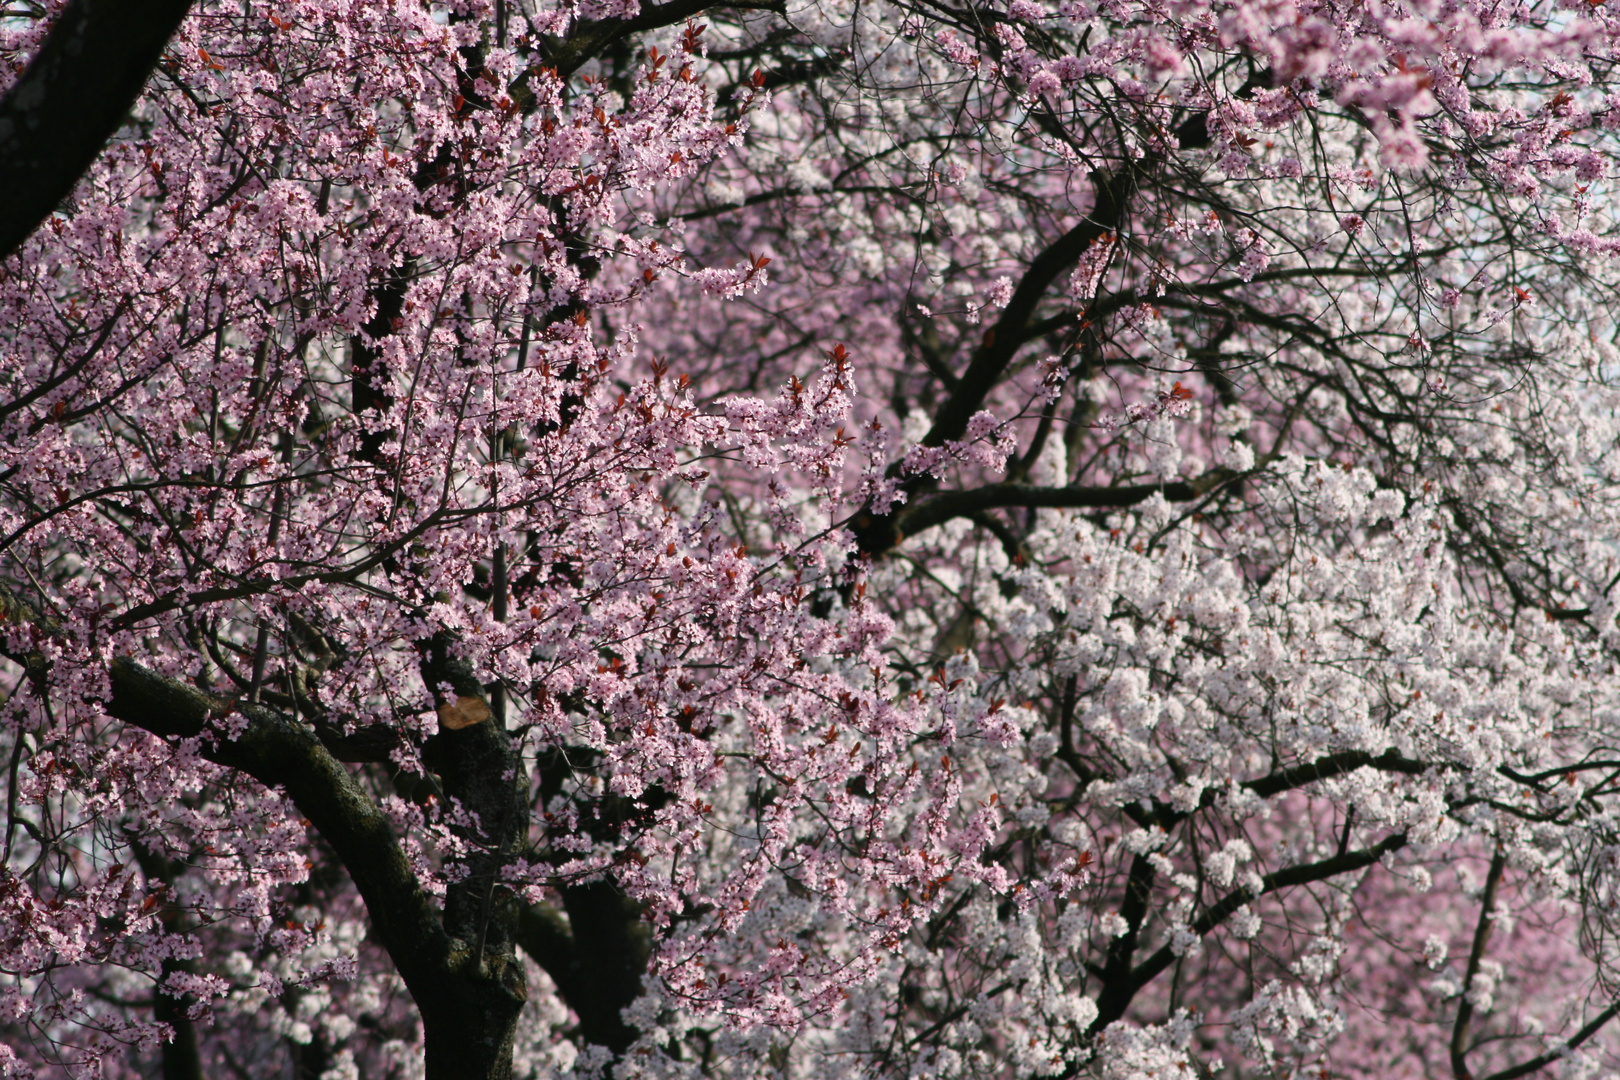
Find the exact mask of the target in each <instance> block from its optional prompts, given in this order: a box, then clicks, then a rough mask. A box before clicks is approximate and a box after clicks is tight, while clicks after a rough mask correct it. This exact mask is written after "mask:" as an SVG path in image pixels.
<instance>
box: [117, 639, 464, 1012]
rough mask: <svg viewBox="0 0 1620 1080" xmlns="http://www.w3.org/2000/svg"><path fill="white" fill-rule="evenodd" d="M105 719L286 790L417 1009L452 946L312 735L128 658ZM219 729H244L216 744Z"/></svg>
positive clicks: (396, 851)
mask: <svg viewBox="0 0 1620 1080" xmlns="http://www.w3.org/2000/svg"><path fill="white" fill-rule="evenodd" d="M110 674H111V681H112V698H111V700H110V701H108V702H107V712H108V713H109V714H110V715H112V716H114V717H116V718H117V719H119V720H122V721H124V722H125V723H127V724H133V725H135V726H136V727H139V728H142V729H144V730H146V731H149V732H151V733H152V734H154V735H158V736H161V737H164V738H182V739H200V740H202V744H203V745H202V747H201V753H202V755H203V756H204V757H205V758H207V759H208V760H209V761H212V762H214V763H215V764H218V765H223V766H225V767H227V768H232V769H237V770H239V771H241V772H244V773H247V774H248V775H249V776H252V777H253V778H254V779H255V780H258V781H259V782H260V783H261V784H264V785H265V786H267V787H274V788H281V789H284V790H285V791H286V792H287V794H288V796H289V797H291V798H292V800H293V802H294V804H296V805H297V807H298V810H299V812H300V813H302V814H303V815H304V816H305V817H307V818H309V819H310V821H311V822H312V823H313V824H314V826H315V828H317V829H319V830H320V832H321V835H322V836H324V837H325V838H326V840H327V842H328V843H330V844H331V845H332V848H333V850H335V851H336V852H337V854H338V857H339V858H340V859H342V860H343V864H344V866H345V867H346V868H347V869H348V871H349V875H350V876H351V877H352V878H353V879H354V883H355V885H356V887H358V888H359V890H360V895H361V896H362V897H363V898H364V899H365V902H366V909H367V911H368V912H369V913H370V915H371V920H372V924H373V929H374V932H375V933H376V935H377V940H378V942H379V943H380V944H382V946H383V947H384V948H385V949H387V950H388V954H389V956H391V957H392V958H393V960H394V963H395V965H396V966H397V967H398V968H399V972H400V975H401V977H403V978H404V980H405V982H406V984H407V985H408V986H409V987H410V989H411V993H412V995H413V996H415V997H416V999H417V1001H418V1003H419V1004H420V1003H421V1002H422V1001H423V1000H424V995H427V996H428V997H431V996H432V995H433V994H434V993H435V992H436V989H437V983H438V981H439V980H440V979H441V978H442V975H443V973H444V971H445V970H446V968H447V966H448V964H449V951H450V941H449V937H448V936H447V935H446V934H445V932H444V930H443V928H442V927H440V925H439V921H438V918H437V915H436V913H435V911H434V908H433V904H432V902H431V900H430V899H429V897H428V895H427V893H426V892H425V891H424V890H423V889H422V886H421V883H420V882H418V881H417V879H416V875H415V873H413V872H412V870H411V867H410V863H409V862H408V861H407V860H406V858H405V852H404V849H403V848H401V846H400V843H399V839H398V838H397V837H396V836H395V835H394V830H393V827H392V826H391V825H390V824H389V822H388V819H387V818H386V817H384V816H383V813H382V810H381V809H380V808H379V807H378V806H377V804H376V803H375V802H373V801H372V799H371V798H370V796H368V795H367V794H366V793H365V792H364V791H363V790H362V789H361V788H360V786H359V785H358V784H357V783H355V781H354V779H353V777H351V776H350V775H349V774H348V772H347V771H345V770H344V768H343V766H342V765H340V764H339V763H338V761H337V760H336V759H335V758H333V756H332V755H331V754H330V753H329V752H328V751H327V750H326V748H325V747H324V746H322V745H321V743H320V740H319V739H318V738H317V737H316V736H315V733H314V732H313V731H310V730H309V729H308V728H306V727H304V726H303V725H301V724H297V723H295V722H293V721H291V720H289V719H288V718H287V717H285V716H283V715H282V714H280V713H278V712H275V711H273V710H271V709H267V708H264V707H262V706H258V705H244V704H241V703H238V702H230V701H223V700H220V699H218V698H214V697H210V696H209V695H207V694H204V693H203V692H202V691H200V690H196V689H193V688H192V687H189V686H187V685H185V684H184V683H182V682H180V681H179V680H177V679H170V678H165V677H164V676H161V675H158V674H157V673H155V672H153V671H151V670H149V669H147V668H145V667H142V666H141V665H140V664H137V663H136V662H135V661H133V660H131V659H129V658H127V657H119V658H117V659H116V660H114V661H113V664H112V669H111V673H110ZM214 721H226V722H227V723H245V727H244V728H243V730H242V732H241V734H240V735H238V736H237V737H236V738H234V739H231V738H228V737H225V736H224V735H223V734H222V733H221V734H219V735H218V736H217V737H216V735H215V731H214V728H213V722H214Z"/></svg>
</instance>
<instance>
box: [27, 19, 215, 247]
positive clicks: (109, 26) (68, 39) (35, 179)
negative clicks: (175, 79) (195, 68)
mask: <svg viewBox="0 0 1620 1080" xmlns="http://www.w3.org/2000/svg"><path fill="white" fill-rule="evenodd" d="M190 6H191V0H71V2H70V3H69V4H68V5H67V7H66V8H64V9H63V10H62V14H61V15H59V16H58V17H57V20H56V25H55V26H53V27H52V28H51V32H50V36H48V37H47V38H46V39H45V44H44V46H43V47H41V48H40V50H39V53H38V55H36V56H35V57H34V59H33V61H32V62H31V63H30V64H29V65H28V70H26V71H24V72H23V75H22V78H20V79H18V80H17V82H16V84H15V85H13V86H12V88H11V91H10V92H9V93H7V94H6V96H5V98H4V99H3V100H0V191H3V192H5V193H6V197H5V198H4V199H0V258H4V257H5V256H7V255H10V254H11V253H12V252H14V251H16V250H17V248H18V247H20V246H21V245H22V242H23V241H24V240H26V239H28V236H29V234H30V233H32V232H33V231H34V230H35V229H36V228H38V227H39V223H40V222H42V221H44V220H45V218H46V217H47V216H49V215H50V213H51V212H52V211H53V210H55V209H56V207H57V206H58V205H59V204H60V203H61V202H62V200H63V199H65V198H67V197H68V195H69V194H70V193H71V192H72V191H73V185H75V184H77V183H78V182H79V177H81V176H83V175H84V171H85V170H86V169H88V168H89V167H90V163H91V162H92V161H94V160H95V159H96V155H97V154H99V153H101V148H102V147H103V146H105V145H106V143H107V140H108V139H109V138H111V137H112V134H113V132H115V131H117V130H118V126H119V125H120V124H122V123H123V122H124V117H125V116H127V115H128V114H129V109H130V106H131V105H133V104H134V103H135V99H136V98H137V97H139V96H140V93H141V88H142V87H144V86H145V85H146V79H147V76H148V75H150V74H151V73H152V67H153V65H154V64H156V63H157V61H158V57H159V56H161V55H162V54H163V47H164V45H166V44H167V43H168V40H169V38H170V37H171V36H172V35H173V34H174V31H175V28H176V27H178V26H179V25H180V20H181V19H182V18H184V17H185V14H186V10H187V9H188V8H189V7H190Z"/></svg>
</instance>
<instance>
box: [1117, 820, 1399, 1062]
mask: <svg viewBox="0 0 1620 1080" xmlns="http://www.w3.org/2000/svg"><path fill="white" fill-rule="evenodd" d="M1405 846H1406V834H1405V833H1395V834H1394V835H1393V836H1387V837H1385V838H1384V839H1383V840H1382V841H1381V842H1379V843H1377V844H1375V845H1373V846H1372V847H1370V848H1363V849H1362V850H1360V851H1351V852H1347V853H1346V854H1343V855H1335V856H1333V857H1332V858H1331V859H1323V860H1321V861H1320V862H1314V863H1305V864H1304V865H1301V866H1290V867H1288V868H1286V869H1283V870H1278V871H1276V872H1274V873H1270V874H1267V875H1266V876H1265V877H1263V878H1261V879H1260V880H1261V887H1260V891H1259V892H1257V893H1255V892H1250V891H1249V890H1248V889H1234V890H1233V891H1231V892H1229V893H1227V894H1226V895H1225V896H1223V897H1221V899H1219V900H1218V901H1216V902H1215V903H1214V904H1212V905H1211V906H1210V907H1208V908H1207V909H1205V911H1204V913H1203V914H1202V915H1200V916H1199V917H1198V918H1197V919H1196V920H1194V922H1193V924H1192V925H1191V926H1190V927H1188V929H1189V930H1191V931H1192V932H1193V933H1194V934H1197V935H1198V936H1199V937H1200V938H1202V937H1204V936H1205V935H1206V934H1208V933H1209V932H1210V931H1211V930H1214V929H1215V928H1216V927H1217V926H1219V925H1221V924H1222V923H1224V922H1225V921H1226V920H1227V919H1229V918H1231V917H1232V915H1233V914H1234V913H1235V912H1236V911H1237V909H1238V908H1240V907H1242V906H1243V905H1244V904H1247V903H1248V902H1249V901H1251V900H1258V899H1259V898H1260V897H1262V896H1265V895H1267V894H1268V893H1273V892H1276V891H1277V890H1279V889H1286V888H1288V887H1289V886H1291V885H1305V884H1309V883H1310V882H1313V881H1325V880H1327V879H1328V878H1332V877H1338V876H1339V875H1341V874H1348V873H1352V872H1354V871H1356V870H1361V869H1363V868H1365V867H1368V866H1371V865H1372V864H1373V863H1376V862H1377V861H1378V860H1379V859H1382V858H1383V857H1384V856H1385V855H1388V854H1389V853H1390V852H1392V851H1398V850H1400V849H1401V848H1403V847H1405ZM1175 961H1176V954H1175V952H1174V951H1173V950H1172V949H1171V948H1170V945H1169V943H1166V944H1164V945H1161V946H1160V947H1159V949H1158V951H1157V952H1155V953H1154V954H1153V955H1152V956H1150V957H1148V958H1147V959H1146V960H1144V961H1142V962H1141V963H1140V964H1138V965H1137V966H1136V968H1135V969H1134V970H1132V971H1131V973H1130V981H1129V993H1128V994H1127V995H1126V1001H1127V1002H1128V1001H1129V1000H1130V998H1131V997H1134V996H1135V995H1136V992H1137V991H1138V990H1140V989H1141V988H1142V987H1144V986H1146V985H1147V984H1148V983H1149V982H1151V981H1152V980H1153V979H1154V978H1156V977H1157V976H1158V975H1159V973H1160V972H1162V971H1163V970H1164V969H1165V968H1167V967H1169V966H1170V965H1171V964H1173V963H1175ZM1120 1012H1121V1014H1123V1012H1124V1010H1123V1009H1121V1010H1120ZM1113 1019H1116V1020H1117V1019H1118V1016H1116V1017H1114V1018H1113ZM1105 1026H1107V1025H1106V1024H1104V1023H1102V1016H1101V1015H1099V1016H1098V1018H1097V1022H1096V1023H1093V1025H1092V1031H1093V1033H1095V1032H1097V1031H1101V1030H1102V1028H1103V1027H1105Z"/></svg>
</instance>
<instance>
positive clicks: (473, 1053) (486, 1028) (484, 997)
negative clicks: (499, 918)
mask: <svg viewBox="0 0 1620 1080" xmlns="http://www.w3.org/2000/svg"><path fill="white" fill-rule="evenodd" d="M467 960H468V962H469V963H470V962H471V960H472V957H470V956H469V957H468V958H467ZM485 960H486V965H485V967H486V970H485V972H484V973H483V974H482V975H481V976H480V975H477V974H474V973H472V972H468V973H467V974H466V975H465V976H458V977H453V978H450V979H447V980H445V982H444V983H443V984H442V988H441V991H440V992H438V993H435V994H432V995H420V994H418V995H414V996H415V997H416V1004H417V1007H418V1008H419V1009H421V1011H422V1033H423V1036H424V1044H425V1045H424V1052H425V1057H426V1065H427V1072H426V1080H511V1076H512V1039H513V1036H514V1035H515V1034H516V1033H517V1025H518V1018H519V1017H520V1016H521V1015H522V1013H523V1005H524V1002H525V1001H526V1000H527V999H528V994H527V992H526V990H525V989H524V982H523V967H522V964H521V963H519V962H518V960H517V957H516V956H515V955H514V954H513V953H512V951H511V949H510V948H508V949H507V950H505V955H504V956H503V957H501V958H499V959H497V960H495V961H494V962H489V961H490V960H491V958H489V957H486V958H485Z"/></svg>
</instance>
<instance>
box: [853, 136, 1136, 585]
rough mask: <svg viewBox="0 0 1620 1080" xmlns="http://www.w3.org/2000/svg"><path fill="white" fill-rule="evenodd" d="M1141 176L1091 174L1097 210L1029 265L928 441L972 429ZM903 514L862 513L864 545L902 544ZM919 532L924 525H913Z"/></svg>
mask: <svg viewBox="0 0 1620 1080" xmlns="http://www.w3.org/2000/svg"><path fill="white" fill-rule="evenodd" d="M1136 181H1137V174H1136V172H1135V171H1134V170H1133V169H1130V168H1124V169H1121V170H1120V171H1119V172H1118V173H1115V174H1113V175H1109V174H1107V173H1103V172H1101V171H1098V172H1094V173H1092V174H1091V186H1092V191H1093V192H1094V193H1095V204H1094V205H1093V206H1092V209H1091V213H1089V214H1087V215H1086V216H1085V217H1084V218H1082V219H1081V220H1080V221H1079V222H1078V223H1077V224H1075V225H1074V226H1073V227H1072V228H1070V229H1069V231H1068V232H1066V233H1064V234H1063V235H1062V236H1060V237H1058V238H1057V239H1056V240H1054V241H1053V242H1052V243H1051V244H1050V245H1048V246H1047V248H1046V249H1045V250H1044V251H1042V252H1041V253H1040V254H1039V255H1037V256H1035V258H1034V260H1033V261H1032V262H1031V263H1030V264H1029V269H1028V270H1026V271H1024V275H1023V277H1022V278H1020V279H1019V281H1018V286H1017V288H1015V289H1014V290H1013V294H1012V298H1011V299H1010V300H1008V301H1007V306H1006V308H1005V309H1004V310H1003V311H1002V313H1001V318H999V319H997V320H996V324H995V325H994V326H992V327H991V328H990V329H988V330H986V331H985V332H984V337H983V339H982V340H981V342H980V344H979V347H978V348H977V349H975V350H974V351H973V355H972V357H971V358H970V359H969V361H968V366H967V370H966V371H964V372H963V373H962V375H961V377H960V378H958V379H957V380H956V383H955V386H954V387H953V388H952V390H951V395H950V397H948V398H946V399H945V403H944V404H943V405H941V406H940V407H939V411H938V412H936V413H935V414H934V423H933V426H932V427H930V428H929V430H928V434H927V435H925V436H924V437H923V440H922V444H923V445H924V446H943V445H945V444H946V443H947V442H951V441H953V440H956V439H960V438H961V437H962V435H963V433H964V432H966V431H967V425H968V420H969V419H970V418H972V416H973V414H974V413H976V412H978V411H979V410H980V409H982V408H983V407H984V402H985V399H986V398H987V397H988V396H989V394H990V391H991V390H993V389H995V386H996V384H997V383H998V382H1000V381H1001V377H1002V375H1004V374H1005V373H1006V370H1007V365H1008V364H1010V363H1011V362H1012V360H1013V357H1014V356H1015V355H1016V354H1017V353H1018V350H1019V349H1020V348H1022V347H1023V346H1024V345H1025V344H1026V343H1027V342H1028V341H1030V339H1031V336H1030V333H1029V328H1030V322H1031V320H1033V319H1034V318H1035V311H1036V309H1037V308H1038V307H1039V306H1040V304H1041V301H1042V300H1043V299H1044V298H1045V296H1046V291H1047V289H1049V288H1050V287H1051V285H1052V283H1053V282H1054V281H1056V280H1057V278H1058V275H1059V274H1061V273H1062V272H1063V271H1064V270H1067V269H1068V268H1069V267H1071V266H1073V265H1075V263H1076V262H1078V261H1079V259H1080V256H1082V255H1084V254H1085V253H1086V251H1087V249H1089V248H1090V247H1091V245H1092V244H1094V243H1097V242H1098V241H1099V240H1101V239H1102V238H1103V237H1104V236H1106V235H1108V234H1110V233H1116V232H1118V231H1119V229H1120V227H1121V225H1123V224H1124V222H1125V219H1126V215H1127V213H1128V212H1129V205H1130V195H1131V190H1132V187H1133V186H1134V185H1135V183H1136ZM932 486H934V481H933V479H932V478H931V477H913V478H911V479H909V480H907V481H906V483H905V485H904V487H905V490H906V492H907V493H908V494H909V495H911V496H912V497H913V498H915V496H916V495H917V494H918V493H920V492H922V491H925V490H927V489H929V488H930V487H932ZM1142 497H1143V498H1146V497H1147V496H1146V495H1143V496H1142ZM1054 505H1057V504H1054ZM1061 505H1070V504H1061ZM901 513H903V511H890V512H889V513H887V514H863V515H861V516H860V518H859V519H857V520H856V521H855V522H854V523H853V524H852V526H851V531H853V532H854V534H855V540H856V543H857V544H858V545H859V546H860V550H861V551H862V552H864V553H865V554H867V555H870V556H878V555H882V554H883V553H884V552H886V551H888V550H889V549H891V548H893V547H894V546H895V545H896V544H898V543H900V541H901V540H902V539H904V537H905V532H904V530H903V529H902V528H901V526H900V524H899V521H898V518H899V516H900V514H901ZM913 516H915V511H913ZM949 516H951V517H954V516H957V515H955V514H951V515H949ZM940 520H947V518H941V519H940ZM933 524H938V522H933ZM924 527H926V526H924ZM913 531H914V532H915V531H919V530H918V529H917V527H916V526H913Z"/></svg>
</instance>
